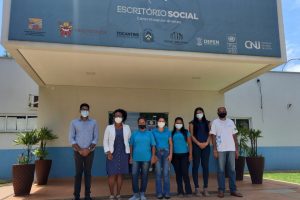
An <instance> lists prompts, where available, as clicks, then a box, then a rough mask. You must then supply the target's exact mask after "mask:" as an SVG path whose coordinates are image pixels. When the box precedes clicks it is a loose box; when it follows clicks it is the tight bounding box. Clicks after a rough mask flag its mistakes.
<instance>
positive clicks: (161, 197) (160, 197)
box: [156, 194, 164, 199]
mask: <svg viewBox="0 0 300 200" xmlns="http://www.w3.org/2000/svg"><path fill="white" fill-rule="evenodd" d="M156 198H157V199H163V198H164V197H163V195H162V194H159V195H157V196H156Z"/></svg>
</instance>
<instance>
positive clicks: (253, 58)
mask: <svg viewBox="0 0 300 200" xmlns="http://www.w3.org/2000/svg"><path fill="white" fill-rule="evenodd" d="M235 2H236V1H233V0H230V1H226V2H224V3H220V1H216V0H209V1H208V0H206V1H201V2H199V1H196V0H191V4H190V5H186V4H182V2H181V1H178V0H176V1H172V2H171V1H163V0H161V1H160V0H158V1H148V0H144V1H138V2H135V1H124V0H122V1H121V0H116V1H113V2H112V1H108V0H103V1H98V0H91V1H88V2H86V1H78V0H65V1H63V2H62V1H59V0H53V1H39V0H28V1H26V3H25V2H23V1H17V0H8V1H5V7H4V23H3V25H4V27H3V34H2V43H3V44H4V46H5V47H6V49H7V50H8V51H9V52H10V53H11V55H12V56H13V57H14V58H15V59H16V61H17V62H18V63H19V64H20V65H21V66H22V67H23V68H24V69H25V70H26V71H27V72H28V73H29V74H30V76H31V77H32V78H33V79H34V80H35V81H36V82H37V83H38V84H39V85H72V86H99V87H124V88H158V89H182V90H208V91H220V92H224V91H226V90H228V89H230V88H232V87H235V86H237V85H239V84H241V83H243V82H245V81H247V80H249V79H251V78H254V77H256V76H258V75H260V74H262V73H264V72H266V71H269V70H271V69H272V68H273V67H275V66H277V65H279V64H281V63H284V62H285V61H286V55H285V44H284V39H283V38H284V37H283V27H282V16H281V7H280V6H281V4H280V1H279V0H278V1H276V0H266V1H260V0H255V1H253V2H252V1H251V2H239V3H238V4H237V3H235ZM208 3H209V5H210V6H209V5H208ZM181 4H182V5H181ZM223 4H224V5H223Z"/></svg>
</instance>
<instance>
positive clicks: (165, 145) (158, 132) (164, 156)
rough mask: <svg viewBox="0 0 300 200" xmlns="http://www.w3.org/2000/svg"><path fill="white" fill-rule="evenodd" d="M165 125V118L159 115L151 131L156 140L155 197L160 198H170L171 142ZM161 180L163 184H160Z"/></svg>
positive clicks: (169, 133)
mask: <svg viewBox="0 0 300 200" xmlns="http://www.w3.org/2000/svg"><path fill="white" fill-rule="evenodd" d="M165 125H166V120H165V118H163V117H159V118H158V120H157V127H158V128H156V129H154V130H153V131H152V133H153V136H154V138H155V142H156V157H157V162H156V164H155V172H156V182H155V186H156V197H157V198H158V199H162V198H163V197H165V198H166V199H169V198H170V170H169V169H170V162H171V161H172V154H173V142H172V137H171V132H170V131H169V129H168V127H166V126H165ZM162 182H163V185H162Z"/></svg>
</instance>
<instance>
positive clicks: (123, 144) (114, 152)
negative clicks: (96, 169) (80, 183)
mask: <svg viewBox="0 0 300 200" xmlns="http://www.w3.org/2000/svg"><path fill="white" fill-rule="evenodd" d="M126 118H127V112H126V111H125V110H123V109H117V110H115V111H114V112H113V119H114V123H113V124H112V125H108V126H107V127H106V129H105V132H104V139H103V147H104V152H105V154H106V172H107V175H108V184H109V190H110V197H109V199H115V198H116V199H118V200H119V199H121V195H120V192H121V188H122V182H123V174H128V173H129V155H130V146H129V140H130V137H131V131H130V128H129V126H128V125H126V124H124V122H125V121H126ZM115 185H117V193H116V196H115V191H114V190H115Z"/></svg>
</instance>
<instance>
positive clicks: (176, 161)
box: [172, 117, 193, 196]
mask: <svg viewBox="0 0 300 200" xmlns="http://www.w3.org/2000/svg"><path fill="white" fill-rule="evenodd" d="M172 139H173V151H174V152H173V159H172V164H173V167H174V170H175V174H176V183H177V194H178V196H183V195H184V194H186V195H188V196H190V195H191V194H192V188H191V183H190V178H189V166H190V162H191V161H192V160H193V156H192V139H191V134H190V133H189V132H188V130H187V129H185V127H184V122H183V119H182V118H181V117H177V118H176V119H175V123H174V129H173V131H172ZM182 180H183V181H184V186H185V192H184V190H183V184H182Z"/></svg>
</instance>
